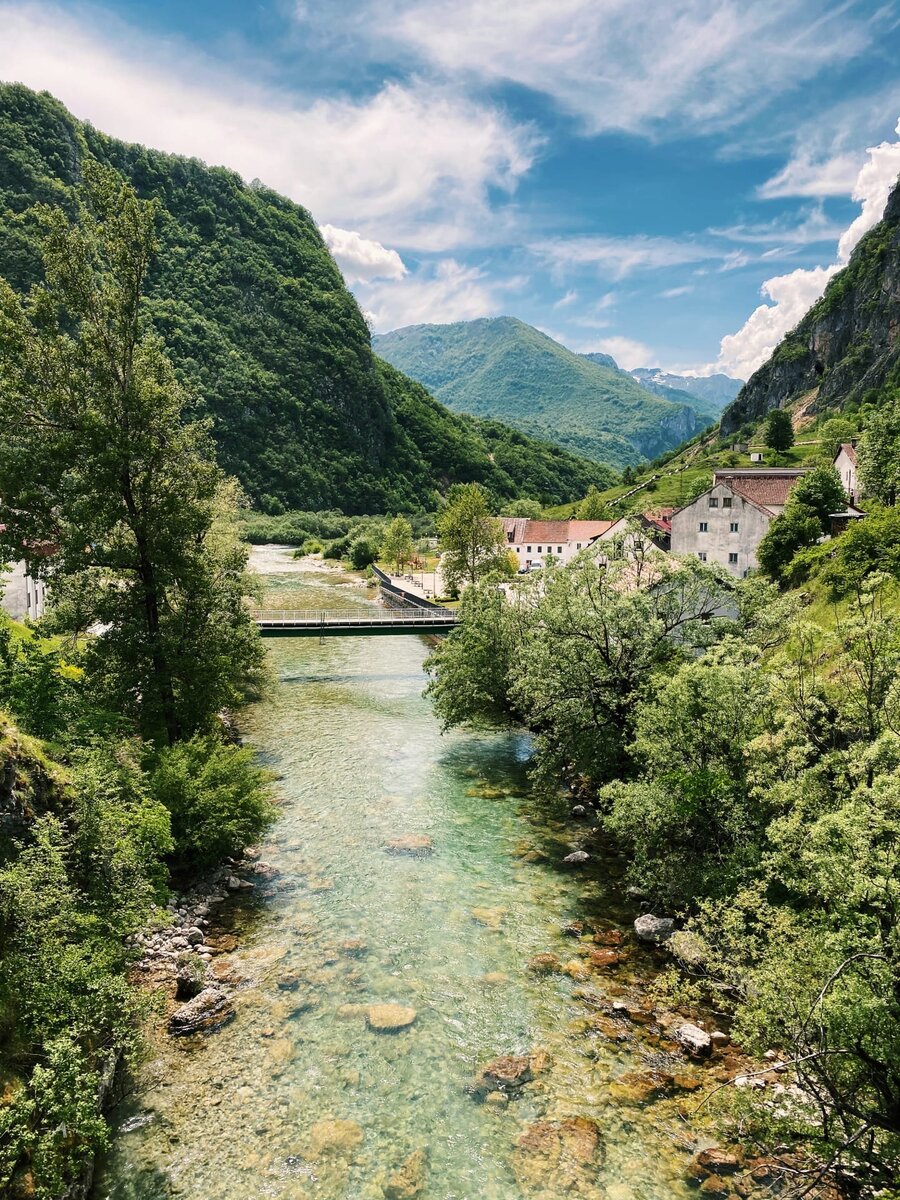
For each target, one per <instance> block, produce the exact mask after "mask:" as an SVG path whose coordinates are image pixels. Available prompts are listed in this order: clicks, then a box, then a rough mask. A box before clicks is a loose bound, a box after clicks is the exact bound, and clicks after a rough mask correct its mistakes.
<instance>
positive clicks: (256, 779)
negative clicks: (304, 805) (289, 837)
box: [150, 736, 275, 868]
mask: <svg viewBox="0 0 900 1200" xmlns="http://www.w3.org/2000/svg"><path fill="white" fill-rule="evenodd" d="M269 778H270V777H269V774H268V772H266V771H264V770H263V769H262V768H261V767H259V766H257V765H256V762H255V761H254V756H253V752H252V751H250V750H245V749H243V748H242V747H240V746H231V745H226V744H225V743H224V742H222V741H220V740H219V739H218V738H217V737H210V736H207V737H193V738H191V739H190V741H186V742H179V743H177V744H176V745H174V746H170V747H168V748H166V749H164V750H162V751H160V752H159V754H158V756H157V758H156V761H155V764H154V766H153V769H152V773H151V776H150V788H151V791H152V793H153V795H154V796H155V797H156V799H158V800H159V801H161V802H162V803H163V804H164V805H165V806H166V808H167V809H168V810H169V813H170V814H171V818H172V837H173V839H174V842H175V850H174V855H173V857H174V859H175V861H176V863H177V864H178V865H179V866H181V867H200V868H208V867H212V866H214V865H215V864H216V863H218V862H221V860H222V859H224V858H227V857H229V856H233V855H236V854H239V853H240V852H241V851H242V850H243V849H244V848H245V847H246V846H249V845H251V844H252V843H253V842H255V841H256V840H257V839H258V838H259V837H260V835H261V834H262V833H263V831H264V830H265V829H266V827H267V826H268V825H269V824H270V822H271V821H272V819H273V817H274V815H275V810H274V807H273V805H272V802H271V799H270V795H269Z"/></svg>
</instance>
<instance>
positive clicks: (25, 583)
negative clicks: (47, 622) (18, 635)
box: [0, 562, 45, 621]
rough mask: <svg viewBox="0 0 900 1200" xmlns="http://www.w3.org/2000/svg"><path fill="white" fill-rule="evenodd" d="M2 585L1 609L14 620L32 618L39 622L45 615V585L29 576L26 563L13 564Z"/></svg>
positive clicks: (1, 582) (0, 581) (0, 582)
mask: <svg viewBox="0 0 900 1200" xmlns="http://www.w3.org/2000/svg"><path fill="white" fill-rule="evenodd" d="M0 584H2V586H3V596H2V599H0V608H2V609H3V611H4V612H6V613H8V614H9V616H11V617H12V618H13V619H14V620H16V621H24V620H25V618H26V617H30V618H31V620H32V621H37V620H38V619H39V618H40V617H42V616H43V615H44V595H45V592H44V585H43V583H41V582H40V580H37V579H33V578H32V577H31V576H30V575H29V574H27V572H26V569H25V564H24V562H17V563H13V565H12V567H11V568H10V570H9V571H8V573H7V574H6V575H5V576H4V577H3V579H2V580H0Z"/></svg>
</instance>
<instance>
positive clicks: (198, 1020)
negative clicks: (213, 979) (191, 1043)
mask: <svg viewBox="0 0 900 1200" xmlns="http://www.w3.org/2000/svg"><path fill="white" fill-rule="evenodd" d="M233 1016H234V1008H233V1006H232V1004H231V1001H230V1000H229V999H228V997H227V996H226V995H225V993H224V992H222V991H220V990H219V989H218V988H214V987H208V988H204V989H203V991H202V992H200V993H199V995H197V996H195V997H194V999H193V1000H190V1001H188V1003H187V1004H183V1005H182V1006H181V1008H179V1009H176V1010H175V1012H173V1013H172V1015H171V1017H170V1018H169V1032H170V1033H171V1034H172V1035H173V1036H174V1037H187V1036H188V1035H189V1034H192V1033H210V1032H212V1030H214V1029H221V1028H222V1026H223V1025H226V1024H227V1023H228V1022H229V1021H230V1020H231V1019H232V1017H233Z"/></svg>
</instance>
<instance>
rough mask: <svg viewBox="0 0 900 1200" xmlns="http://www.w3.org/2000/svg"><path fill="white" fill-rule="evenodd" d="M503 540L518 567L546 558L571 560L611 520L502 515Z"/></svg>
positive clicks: (530, 566)
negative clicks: (530, 517)
mask: <svg viewBox="0 0 900 1200" xmlns="http://www.w3.org/2000/svg"><path fill="white" fill-rule="evenodd" d="M500 523H501V524H502V526H503V532H504V534H505V535H506V544H507V546H508V547H509V549H510V550H511V551H512V552H513V554H515V556H516V559H517V561H518V564H519V570H520V571H523V570H524V571H530V570H533V569H534V568H536V567H543V566H544V564H545V562H546V561H547V559H548V558H551V559H552V560H553V561H554V562H556V563H561V564H563V565H566V564H567V563H570V562H571V561H572V559H573V558H575V557H576V555H578V554H579V553H580V552H581V551H582V550H584V549H586V548H587V547H588V546H590V545H591V543H592V542H594V541H596V539H597V538H598V537H600V535H601V534H603V533H605V532H606V530H608V529H609V528H610V527H611V526H612V525H613V524H614V523H615V522H613V521H530V520H528V519H527V518H526V517H501V518H500Z"/></svg>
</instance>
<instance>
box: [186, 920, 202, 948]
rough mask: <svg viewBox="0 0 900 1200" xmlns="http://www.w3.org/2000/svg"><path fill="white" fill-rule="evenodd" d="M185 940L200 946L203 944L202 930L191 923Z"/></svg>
mask: <svg viewBox="0 0 900 1200" xmlns="http://www.w3.org/2000/svg"><path fill="white" fill-rule="evenodd" d="M187 940H188V942H189V943H190V945H192V946H200V945H202V944H203V930H202V929H198V928H197V926H196V925H192V926H191V928H190V929H189V930H188V931H187Z"/></svg>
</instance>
